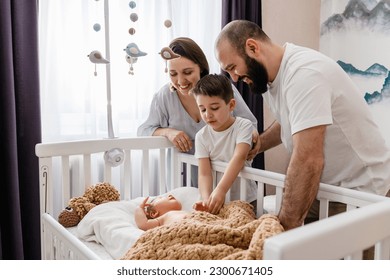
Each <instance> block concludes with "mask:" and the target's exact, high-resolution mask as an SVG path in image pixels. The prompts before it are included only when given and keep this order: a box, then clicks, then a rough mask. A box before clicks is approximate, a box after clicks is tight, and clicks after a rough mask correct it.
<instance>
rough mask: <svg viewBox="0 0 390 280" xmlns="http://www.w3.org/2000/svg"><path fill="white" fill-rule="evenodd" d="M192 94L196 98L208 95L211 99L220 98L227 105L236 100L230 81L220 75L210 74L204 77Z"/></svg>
mask: <svg viewBox="0 0 390 280" xmlns="http://www.w3.org/2000/svg"><path fill="white" fill-rule="evenodd" d="M191 92H192V94H194V95H195V96H197V95H206V96H210V97H213V96H217V97H220V98H222V99H223V100H224V101H225V103H226V104H228V103H229V102H230V100H231V99H232V98H234V94H233V88H232V84H231V83H230V80H229V79H228V78H227V77H226V76H224V75H218V74H209V75H206V76H204V77H203V78H201V79H200V80H199V81H198V82H197V83H196V85H195V86H194V88H193V89H192V90H191Z"/></svg>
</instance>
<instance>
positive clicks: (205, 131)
mask: <svg viewBox="0 0 390 280" xmlns="http://www.w3.org/2000/svg"><path fill="white" fill-rule="evenodd" d="M252 132H253V125H252V123H251V122H250V121H249V120H247V119H244V118H241V117H236V119H235V121H234V123H233V124H232V125H231V126H230V127H229V128H228V129H226V130H224V131H215V130H213V129H212V128H211V127H210V126H208V125H206V126H205V127H203V128H202V129H201V130H200V131H199V132H198V133H197V134H196V137H195V157H196V158H210V160H211V161H222V162H229V161H230V160H231V158H232V157H233V154H234V150H235V148H236V145H237V144H239V143H247V144H249V145H252ZM251 163H252V161H246V162H245V166H251ZM220 178H222V174H218V175H217V181H219V179H220ZM239 185H240V180H239V179H238V180H236V181H235V182H234V184H233V185H232V186H231V188H230V196H231V197H230V199H231V200H237V199H239V198H240V189H239ZM246 190H247V193H246V194H247V197H246V200H247V201H248V202H252V201H254V200H256V194H257V185H256V182H254V181H247V186H246Z"/></svg>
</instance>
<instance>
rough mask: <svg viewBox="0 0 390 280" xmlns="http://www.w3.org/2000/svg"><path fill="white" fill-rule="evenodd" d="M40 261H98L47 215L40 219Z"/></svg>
mask: <svg viewBox="0 0 390 280" xmlns="http://www.w3.org/2000/svg"><path fill="white" fill-rule="evenodd" d="M41 219H42V229H43V230H42V234H43V236H42V241H43V242H42V259H44V260H98V259H100V258H99V256H97V255H96V254H95V253H93V252H92V251H91V250H89V248H88V247H87V246H86V245H84V244H83V243H82V242H81V241H80V240H79V239H78V238H76V237H75V236H74V235H73V234H71V233H70V232H68V231H66V230H64V228H63V227H62V226H61V225H60V224H59V223H58V222H57V221H56V220H54V219H53V217H52V216H50V215H49V214H43V215H42V217H41Z"/></svg>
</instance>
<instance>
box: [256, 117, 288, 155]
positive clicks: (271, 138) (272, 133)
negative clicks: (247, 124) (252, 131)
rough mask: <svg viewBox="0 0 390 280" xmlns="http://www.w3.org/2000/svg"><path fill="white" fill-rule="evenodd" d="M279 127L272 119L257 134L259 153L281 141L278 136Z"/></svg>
mask: <svg viewBox="0 0 390 280" xmlns="http://www.w3.org/2000/svg"><path fill="white" fill-rule="evenodd" d="M280 131H281V127H280V124H279V123H278V122H277V121H274V122H273V123H272V124H271V125H270V126H269V127H268V128H267V129H266V130H265V131H264V132H263V133H261V134H260V135H259V141H258V142H259V143H260V148H259V153H262V152H265V151H266V150H268V149H271V148H273V147H276V146H278V145H279V144H281V143H282V139H281V137H280Z"/></svg>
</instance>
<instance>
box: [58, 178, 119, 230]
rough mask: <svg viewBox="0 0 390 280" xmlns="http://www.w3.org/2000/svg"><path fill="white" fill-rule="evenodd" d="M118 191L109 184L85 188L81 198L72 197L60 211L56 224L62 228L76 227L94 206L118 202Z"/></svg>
mask: <svg viewBox="0 0 390 280" xmlns="http://www.w3.org/2000/svg"><path fill="white" fill-rule="evenodd" d="M119 198H120V194H119V192H118V190H117V189H116V188H115V187H114V186H112V185H111V184H109V183H97V184H96V185H93V186H90V187H88V188H87V190H86V191H85V193H84V195H83V196H79V197H73V198H72V199H70V200H69V204H68V206H67V207H66V208H65V209H64V210H62V211H61V213H60V215H59V216H58V222H59V223H60V224H61V225H63V226H64V227H73V226H76V225H77V224H78V223H79V222H80V221H81V220H82V219H83V218H84V216H85V215H86V214H87V213H88V212H89V211H90V210H91V209H92V208H93V207H95V206H96V205H99V204H102V203H104V202H109V201H118V200H119Z"/></svg>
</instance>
